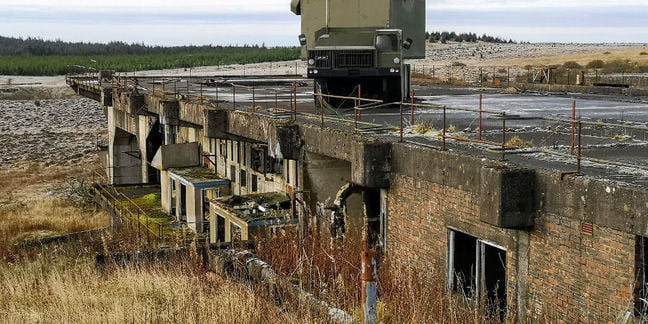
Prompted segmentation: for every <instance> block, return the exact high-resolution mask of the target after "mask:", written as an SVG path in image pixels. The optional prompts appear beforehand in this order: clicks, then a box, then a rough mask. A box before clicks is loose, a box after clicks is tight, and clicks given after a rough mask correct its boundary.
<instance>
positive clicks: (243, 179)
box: [239, 170, 247, 187]
mask: <svg viewBox="0 0 648 324" xmlns="http://www.w3.org/2000/svg"><path fill="white" fill-rule="evenodd" d="M239 182H240V183H241V186H243V187H245V186H247V172H245V170H241V177H240V179H239Z"/></svg>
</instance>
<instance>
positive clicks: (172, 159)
mask: <svg viewBox="0 0 648 324" xmlns="http://www.w3.org/2000/svg"><path fill="white" fill-rule="evenodd" d="M197 165H200V154H199V152H198V143H185V144H171V145H162V146H160V149H159V150H158V151H157V152H156V153H155V156H153V161H152V162H151V166H153V167H154V168H156V169H158V170H167V169H169V168H184V167H191V166H197Z"/></svg>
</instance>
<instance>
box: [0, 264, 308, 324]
mask: <svg viewBox="0 0 648 324" xmlns="http://www.w3.org/2000/svg"><path fill="white" fill-rule="evenodd" d="M190 264H191V262H186V263H175V264H171V265H164V266H161V265H149V266H141V267H127V268H115V269H109V270H107V271H105V272H101V271H99V270H98V269H97V268H96V267H95V266H94V264H93V262H92V260H91V259H63V260H61V259H58V260H56V261H53V260H46V259H39V260H37V261H34V262H28V263H19V264H4V265H1V266H0V285H2V287H3V289H2V290H0V314H2V318H3V320H2V321H3V322H6V323H33V322H38V323H40V322H49V323H99V322H102V323H103V322H107V323H150V322H155V323H203V322H213V323H281V322H284V323H305V322H314V321H315V320H314V319H313V318H309V317H308V315H305V314H298V313H296V312H293V313H285V312H283V311H282V310H281V309H280V308H278V307H276V306H275V305H274V303H272V302H271V301H267V300H264V299H262V298H260V297H258V296H257V295H256V294H255V293H254V290H253V289H252V288H251V287H249V286H248V285H246V284H244V283H239V282H235V281H230V280H223V279H220V278H218V277H211V278H208V276H206V274H205V273H204V272H202V271H198V270H197V269H196V268H194V267H192V266H191V265H190Z"/></svg>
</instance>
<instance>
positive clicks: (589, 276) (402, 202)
mask: <svg viewBox="0 0 648 324" xmlns="http://www.w3.org/2000/svg"><path fill="white" fill-rule="evenodd" d="M478 200H479V197H477V196H476V195H475V194H473V193H470V192H466V191H463V190H459V189H457V188H451V187H447V186H443V185H440V184H435V183H431V182H428V181H423V180H417V179H414V178H411V177H407V176H401V175H393V177H392V185H391V187H390V189H389V193H388V202H387V203H388V216H387V217H388V225H387V227H388V232H387V233H388V234H387V235H388V237H387V254H388V256H389V257H390V258H392V259H395V260H398V261H402V262H417V263H421V264H425V265H427V266H430V265H431V266H433V267H435V268H436V269H438V270H440V271H441V272H443V273H445V272H446V257H447V256H446V255H447V249H448V238H447V233H448V227H450V228H454V229H457V230H460V231H462V232H465V233H467V234H469V235H472V236H475V237H477V238H479V239H481V240H486V241H490V242H493V243H496V244H498V245H500V246H502V247H504V248H506V252H507V270H506V271H507V286H508V288H507V292H508V296H509V300H508V305H509V307H510V309H509V314H511V315H513V314H515V313H516V312H517V311H516V307H517V305H518V301H517V298H519V297H522V298H525V299H526V300H523V301H520V303H521V306H522V308H521V309H519V312H520V313H519V315H520V316H522V317H526V316H532V317H537V318H538V319H547V320H549V321H555V320H565V321H567V322H574V321H590V322H591V321H594V322H599V321H615V320H617V319H619V318H620V317H619V316H623V315H624V313H625V311H626V310H630V311H632V307H633V297H632V294H633V285H634V275H635V268H634V267H635V263H634V262H635V261H634V259H635V250H634V249H635V236H634V235H632V234H627V233H623V232H621V231H617V230H613V229H609V228H604V227H600V226H597V225H593V226H594V227H593V235H587V234H583V233H582V232H581V222H580V220H575V219H571V218H566V217H562V218H560V217H557V216H552V215H549V216H547V215H541V216H538V217H537V219H536V224H535V227H534V229H533V230H532V231H530V232H525V231H517V230H504V229H500V228H497V227H495V226H491V225H488V224H486V223H484V222H481V221H480V220H479V208H478ZM527 234H528V240H529V245H528V259H527V257H526V250H525V249H526V247H522V245H523V244H518V242H519V241H520V239H519V238H520V237H523V236H526V235H527ZM518 255H519V256H520V258H524V259H523V260H520V261H519V262H518ZM525 262H528V273H525V271H523V270H522V272H520V273H519V276H520V282H518V271H519V269H521V268H523V265H524V263H525ZM518 288H520V289H521V290H522V291H523V293H521V294H518V291H519V290H520V289H518ZM525 290H526V292H524V291H525Z"/></svg>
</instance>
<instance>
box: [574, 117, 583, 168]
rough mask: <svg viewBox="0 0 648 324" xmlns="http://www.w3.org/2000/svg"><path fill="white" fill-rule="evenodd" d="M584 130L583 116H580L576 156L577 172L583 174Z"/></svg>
mask: <svg viewBox="0 0 648 324" xmlns="http://www.w3.org/2000/svg"><path fill="white" fill-rule="evenodd" d="M582 132H583V124H582V123H581V117H580V116H578V155H577V156H576V174H578V175H580V174H581V158H582V155H581V135H582Z"/></svg>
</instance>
